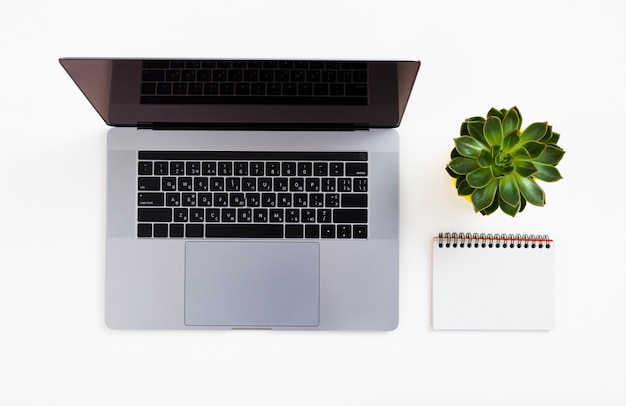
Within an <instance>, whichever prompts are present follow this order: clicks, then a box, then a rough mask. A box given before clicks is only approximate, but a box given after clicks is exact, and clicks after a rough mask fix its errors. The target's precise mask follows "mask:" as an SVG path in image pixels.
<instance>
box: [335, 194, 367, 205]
mask: <svg viewBox="0 0 626 406" xmlns="http://www.w3.org/2000/svg"><path fill="white" fill-rule="evenodd" d="M341 207H367V195H366V194H361V193H344V194H342V195H341Z"/></svg>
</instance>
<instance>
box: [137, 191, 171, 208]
mask: <svg viewBox="0 0 626 406" xmlns="http://www.w3.org/2000/svg"><path fill="white" fill-rule="evenodd" d="M137 204H138V205H139V206H164V205H165V196H164V195H163V193H138V194H137Z"/></svg>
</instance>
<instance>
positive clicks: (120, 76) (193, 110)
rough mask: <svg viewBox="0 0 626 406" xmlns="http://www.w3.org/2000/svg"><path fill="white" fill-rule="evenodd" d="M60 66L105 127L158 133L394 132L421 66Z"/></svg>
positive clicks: (69, 62)
mask: <svg viewBox="0 0 626 406" xmlns="http://www.w3.org/2000/svg"><path fill="white" fill-rule="evenodd" d="M60 63H61V65H62V66H63V67H64V68H65V70H66V71H67V73H68V74H69V75H70V76H71V78H72V79H73V80H74V82H75V83H76V84H77V85H78V87H79V88H80V90H81V91H82V92H83V94H84V95H85V96H86V97H87V99H88V100H89V102H90V103H91V104H92V105H93V107H94V108H95V109H96V110H97V111H98V113H99V114H100V116H101V117H102V118H103V120H104V121H105V122H106V123H107V124H108V125H111V126H131V127H144V128H163V129H181V128H182V129H221V128H224V129H329V130H330V129H362V128H376V127H378V128H391V127H397V126H398V125H399V124H400V121H401V119H402V115H403V113H404V110H405V107H406V104H407V101H408V98H409V94H410V92H411V88H412V86H413V83H414V81H415V77H416V75H417V72H418V70H419V67H420V62H419V61H337V60H332V61H321V60H320V61H302V60H282V61H278V60H261V61H250V60H234V61H233V60H228V61H226V60H170V59H149V60H146V59H121V58H113V59H97V58H61V59H60ZM168 83H169V84H168ZM183 88H184V90H185V93H183V92H182V90H183ZM261 90H262V91H263V92H261ZM278 90H280V91H281V92H282V93H280V94H278V93H277V92H278ZM285 92H286V94H284V93H285Z"/></svg>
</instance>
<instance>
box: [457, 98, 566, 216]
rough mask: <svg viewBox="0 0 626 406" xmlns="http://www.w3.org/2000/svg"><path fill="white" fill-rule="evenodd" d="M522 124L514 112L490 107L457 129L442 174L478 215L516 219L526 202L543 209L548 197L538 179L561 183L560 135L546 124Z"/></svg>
mask: <svg viewBox="0 0 626 406" xmlns="http://www.w3.org/2000/svg"><path fill="white" fill-rule="evenodd" d="M521 125H522V115H521V114H520V111H519V109H518V108H517V107H512V108H510V109H508V110H507V109H501V110H497V109H495V108H492V109H491V110H489V112H488V113H487V117H485V118H483V117H470V118H468V119H466V120H465V121H464V122H463V124H462V125H461V136H460V137H459V138H455V139H454V144H455V147H454V149H453V150H452V153H451V160H450V162H449V163H448V165H447V166H446V171H447V172H448V174H449V175H450V176H451V177H453V178H454V179H455V181H456V189H457V192H458V194H459V196H465V197H468V198H470V199H471V202H472V204H473V205H474V210H475V211H476V212H480V213H482V214H483V215H488V214H491V213H493V212H495V211H496V210H497V209H498V207H499V208H500V209H502V211H503V212H505V213H506V214H508V215H510V216H515V215H516V214H517V213H518V212H521V211H522V210H524V208H525V207H526V203H527V202H528V203H530V204H533V205H535V206H543V205H544V204H545V202H546V197H545V193H544V191H543V189H542V188H541V187H540V186H539V185H538V184H537V180H542V181H545V182H555V181H557V180H559V179H561V178H562V176H561V174H560V173H559V171H558V169H557V168H556V165H557V164H558V163H559V162H560V161H561V158H563V155H564V154H565V151H563V149H561V147H559V146H558V145H557V143H558V141H559V134H557V133H555V132H553V131H552V126H550V125H548V123H547V122H540V123H532V124H530V125H529V126H528V127H527V128H526V129H525V130H522V129H521Z"/></svg>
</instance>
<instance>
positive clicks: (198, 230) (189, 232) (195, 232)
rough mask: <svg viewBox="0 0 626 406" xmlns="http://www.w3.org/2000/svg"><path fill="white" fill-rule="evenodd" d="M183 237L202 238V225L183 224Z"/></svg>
mask: <svg viewBox="0 0 626 406" xmlns="http://www.w3.org/2000/svg"><path fill="white" fill-rule="evenodd" d="M185 237H196V238H198V237H200V238H201V237H204V225H203V224H185Z"/></svg>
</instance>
